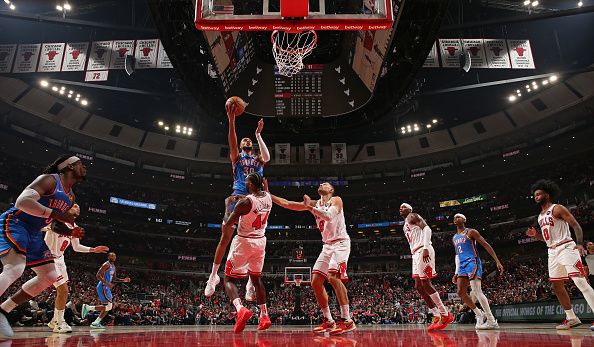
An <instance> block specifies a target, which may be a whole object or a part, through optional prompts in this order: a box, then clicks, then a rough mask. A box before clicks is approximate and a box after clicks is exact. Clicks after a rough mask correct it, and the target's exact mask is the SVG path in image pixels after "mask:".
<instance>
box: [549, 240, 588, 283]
mask: <svg viewBox="0 0 594 347" xmlns="http://www.w3.org/2000/svg"><path fill="white" fill-rule="evenodd" d="M574 276H583V277H586V271H585V269H584V266H583V265H582V258H581V257H580V252H578V250H577V249H575V242H568V243H566V244H563V245H561V246H559V247H557V248H555V249H551V248H549V281H551V282H555V281H564V280H567V279H569V277H574Z"/></svg>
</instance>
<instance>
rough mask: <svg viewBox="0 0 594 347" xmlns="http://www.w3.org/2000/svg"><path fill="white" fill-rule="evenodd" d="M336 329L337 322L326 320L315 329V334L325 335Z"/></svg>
mask: <svg viewBox="0 0 594 347" xmlns="http://www.w3.org/2000/svg"><path fill="white" fill-rule="evenodd" d="M334 328H336V322H334V321H333V320H327V319H326V318H324V321H323V322H322V324H320V325H319V326H317V327H315V328H314V330H313V332H314V333H324V332H326V331H331V330H333V329H334Z"/></svg>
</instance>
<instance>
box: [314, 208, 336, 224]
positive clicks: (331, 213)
mask: <svg viewBox="0 0 594 347" xmlns="http://www.w3.org/2000/svg"><path fill="white" fill-rule="evenodd" d="M311 213H313V214H314V216H317V217H320V218H322V219H323V220H325V221H326V222H329V221H331V220H332V219H334V217H336V216H337V215H338V209H337V208H336V206H332V207H330V208H329V209H328V211H324V210H322V209H321V208H318V207H314V208H313V209H312V210H311Z"/></svg>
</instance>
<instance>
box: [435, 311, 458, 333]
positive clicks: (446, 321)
mask: <svg viewBox="0 0 594 347" xmlns="http://www.w3.org/2000/svg"><path fill="white" fill-rule="evenodd" d="M453 321H454V315H453V314H452V312H448V315H447V316H441V317H440V319H439V322H438V323H437V325H436V326H435V330H442V329H445V328H446V327H447V326H448V325H450V323H451V322H453Z"/></svg>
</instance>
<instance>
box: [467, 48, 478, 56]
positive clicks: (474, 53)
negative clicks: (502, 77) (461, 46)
mask: <svg viewBox="0 0 594 347" xmlns="http://www.w3.org/2000/svg"><path fill="white" fill-rule="evenodd" d="M468 50H469V51H470V54H472V56H473V57H476V56H477V55H478V51H479V48H478V47H468Z"/></svg>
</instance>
